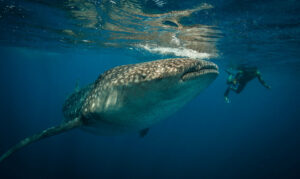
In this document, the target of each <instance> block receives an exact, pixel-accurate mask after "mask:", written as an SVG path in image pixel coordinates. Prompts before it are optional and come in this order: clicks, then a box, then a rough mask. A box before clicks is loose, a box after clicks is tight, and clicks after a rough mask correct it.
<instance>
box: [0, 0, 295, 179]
mask: <svg viewBox="0 0 300 179" xmlns="http://www.w3.org/2000/svg"><path fill="white" fill-rule="evenodd" d="M174 57H176V58H180V57H189V58H194V59H204V60H209V61H213V62H214V63H216V64H217V65H218V66H219V70H220V74H219V76H218V78H217V79H216V80H215V81H214V82H213V83H212V84H211V85H210V86H209V87H208V88H207V89H205V91H204V92H202V93H201V94H200V95H199V96H198V97H196V98H195V99H193V100H192V101H191V102H190V103H188V104H187V105H186V106H185V107H183V108H182V109H180V110H179V111H178V112H176V113H174V114H173V115H172V116H170V117H169V118H167V119H166V120H164V121H162V122H160V123H158V124H156V125H154V126H153V127H151V128H150V130H149V133H148V134H147V136H145V137H144V138H140V137H139V135H138V133H136V134H135V133H131V134H124V135H122V136H97V135H93V134H90V133H87V132H84V131H82V130H79V129H75V130H72V131H69V132H66V133H63V134H60V135H57V136H54V137H51V138H47V139H44V140H41V141H38V142H36V143H34V144H31V145H30V146H28V147H26V148H24V149H22V150H20V151H18V152H17V153H15V154H14V155H12V156H11V157H9V158H8V159H7V160H5V161H3V162H2V163H0V178H222V179H223V178H300V154H299V151H300V112H299V109H300V102H299V101H300V95H299V90H300V81H299V77H300V3H299V1H297V0H286V1H279V0H260V1H258V0H252V1H250V0H211V1H199V0H185V1H184V2H183V1H179V0H127V1H126V0H52V1H51V0H0V81H1V88H0V99H1V100H0V114H1V117H0V153H4V152H5V151H6V150H7V149H8V148H9V147H11V146H12V145H14V144H15V143H16V142H18V141H19V140H21V139H23V138H24V137H27V136H30V135H32V134H35V133H37V132H40V131H42V130H44V129H46V128H48V127H51V126H55V125H58V124H59V123H60V122H61V121H62V120H63V115H62V105H63V103H64V100H65V99H66V98H67V96H68V95H70V94H71V93H72V92H74V90H75V87H76V84H79V86H84V85H86V84H89V83H92V82H94V81H95V80H96V79H97V77H98V76H99V74H101V73H103V72H104V71H105V70H108V69H110V68H112V67H115V66H118V65H124V64H131V63H139V62H144V61H150V60H157V59H164V58H174ZM238 65H250V66H257V67H258V69H259V70H260V72H261V74H262V76H263V78H264V80H265V81H266V82H267V83H268V84H270V85H271V87H272V88H271V89H270V90H268V89H266V88H264V87H263V86H262V85H261V84H260V83H259V82H258V80H257V79H254V80H253V81H251V82H249V83H248V84H247V86H246V88H245V89H244V91H243V92H242V93H240V94H235V93H230V95H229V97H230V100H231V103H229V104H227V103H225V101H224V97H223V94H224V92H225V90H226V88H227V86H226V79H227V74H226V72H225V70H226V69H227V68H231V67H233V68H234V67H236V66H238Z"/></svg>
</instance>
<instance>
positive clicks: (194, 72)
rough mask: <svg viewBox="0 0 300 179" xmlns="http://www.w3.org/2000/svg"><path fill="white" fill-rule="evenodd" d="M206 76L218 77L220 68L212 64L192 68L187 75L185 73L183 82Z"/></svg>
mask: <svg viewBox="0 0 300 179" xmlns="http://www.w3.org/2000/svg"><path fill="white" fill-rule="evenodd" d="M204 74H215V75H218V74H219V71H218V66H217V65H215V64H214V63H210V64H208V65H205V66H202V67H199V66H195V67H192V68H190V69H188V70H187V71H186V72H185V73H183V75H182V76H181V79H182V81H186V80H190V79H193V78H196V77H198V76H200V75H204Z"/></svg>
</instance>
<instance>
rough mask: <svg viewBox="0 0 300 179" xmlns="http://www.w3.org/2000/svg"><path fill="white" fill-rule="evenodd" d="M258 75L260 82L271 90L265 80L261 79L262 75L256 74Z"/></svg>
mask: <svg viewBox="0 0 300 179" xmlns="http://www.w3.org/2000/svg"><path fill="white" fill-rule="evenodd" d="M256 75H257V79H258V81H259V82H260V83H261V84H262V85H263V86H264V87H266V88H268V89H271V86H269V85H268V84H267V83H266V82H265V80H263V78H262V77H261V74H260V72H259V71H257V72H256Z"/></svg>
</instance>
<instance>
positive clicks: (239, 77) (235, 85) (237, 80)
mask: <svg viewBox="0 0 300 179" xmlns="http://www.w3.org/2000/svg"><path fill="white" fill-rule="evenodd" d="M226 72H227V73H229V76H228V80H227V84H228V85H229V86H228V88H227V90H226V91H225V93H224V97H225V100H226V101H227V102H229V99H228V94H229V92H230V90H232V91H234V92H236V93H240V92H241V91H243V89H244V88H245V86H246V85H247V83H248V82H249V81H251V80H253V79H254V78H256V77H257V78H258V80H259V82H260V83H261V84H262V85H263V86H264V87H266V88H268V89H270V88H271V87H270V86H269V85H267V84H266V82H265V81H264V80H263V79H262V77H261V74H260V72H259V71H258V70H257V68H256V67H253V68H245V67H244V68H240V69H239V71H238V72H237V73H236V75H235V76H234V78H233V75H234V74H233V73H231V72H229V71H226Z"/></svg>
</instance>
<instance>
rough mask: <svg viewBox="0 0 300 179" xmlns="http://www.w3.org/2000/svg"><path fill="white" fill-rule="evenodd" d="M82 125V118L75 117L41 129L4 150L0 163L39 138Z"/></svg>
mask: <svg viewBox="0 0 300 179" xmlns="http://www.w3.org/2000/svg"><path fill="white" fill-rule="evenodd" d="M81 125H82V120H81V119H80V118H75V119H73V120H70V121H68V122H64V123H62V124H60V125H58V126H54V127H50V128H48V129H45V130H43V131H42V132H40V133H38V134H35V135H33V136H30V137H27V138H25V139H23V140H21V141H20V142H19V143H17V144H16V145H14V146H13V147H11V148H10V149H9V150H8V151H7V152H5V153H4V154H3V155H2V156H1V157H0V163H1V162H2V161H3V160H4V159H6V158H7V157H9V156H10V155H11V154H13V153H15V152H16V151H18V150H19V149H21V148H23V147H25V146H27V145H29V144H31V143H33V142H36V141H39V140H41V139H44V138H46V137H51V136H53V135H57V134H60V133H63V132H66V131H69V130H71V129H74V128H77V127H79V126H81Z"/></svg>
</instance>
